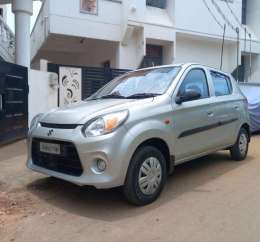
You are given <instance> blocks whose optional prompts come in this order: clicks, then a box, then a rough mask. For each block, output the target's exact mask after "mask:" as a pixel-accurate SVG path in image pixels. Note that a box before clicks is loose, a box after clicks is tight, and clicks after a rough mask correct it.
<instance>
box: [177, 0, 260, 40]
mask: <svg viewBox="0 0 260 242" xmlns="http://www.w3.org/2000/svg"><path fill="white" fill-rule="evenodd" d="M256 1H257V0H256ZM206 2H207V4H208V6H209V8H210V10H211V11H212V13H213V14H214V15H215V16H216V18H217V19H218V21H219V22H220V24H222V25H224V23H225V20H224V19H223V17H222V16H221V15H220V13H219V12H218V11H217V10H216V8H215V6H214V5H213V4H212V2H211V1H208V0H206ZM215 2H216V4H217V5H218V6H219V7H220V8H221V10H222V12H223V14H225V15H226V17H227V18H228V20H229V21H230V23H232V24H233V25H234V26H239V24H238V23H237V22H236V19H235V18H234V17H233V16H232V14H231V12H230V10H229V8H228V6H227V4H226V3H225V1H222V0H215ZM229 5H230V7H231V8H232V10H233V12H234V13H235V15H236V16H237V17H238V18H240V20H241V13H242V12H241V9H242V0H234V1H233V2H232V3H229ZM175 25H176V28H177V29H178V31H184V32H186V31H188V32H193V33H194V34H202V35H207V36H209V35H211V36H214V37H218V38H221V36H222V34H223V30H222V29H221V27H220V26H219V25H218V24H217V23H216V21H215V20H214V18H213V17H212V15H211V14H210V12H209V11H208V9H207V7H206V6H205V4H204V2H203V0H192V1H190V0H175ZM241 31H242V30H241ZM226 36H227V37H229V38H236V33H235V31H234V30H232V29H231V28H230V27H229V26H228V27H227V30H226Z"/></svg>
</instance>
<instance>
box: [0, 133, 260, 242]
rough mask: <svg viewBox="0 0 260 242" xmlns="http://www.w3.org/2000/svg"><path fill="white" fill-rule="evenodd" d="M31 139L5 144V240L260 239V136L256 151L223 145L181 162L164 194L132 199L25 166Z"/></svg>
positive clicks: (1, 215)
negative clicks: (136, 202)
mask: <svg viewBox="0 0 260 242" xmlns="http://www.w3.org/2000/svg"><path fill="white" fill-rule="evenodd" d="M25 160H26V149H25V142H24V141H21V142H18V143H15V144H12V145H9V146H6V147H4V148H2V149H0V241H3V242H5V241H24V242H35V241H37V242H41V241H48V242H50V241H68V242H71V241H73V242H74V241H77V242H78V241H84V242H85V241H87V242H92V241H95V242H98V241H113V242H117V241H118V242H122V241H124V242H127V241H129V242H130V241H131V242H132V241H171V242H173V241H177V242H182V241H185V242H192V241H196V242H204V241H206V242H207V241H209V242H214V241H217V242H219V241H227V242H233V241H234V242H240V241H241V242H247V241H248V242H258V241H260V229H259V228H260V136H254V137H253V139H252V143H251V147H250V152H249V157H248V159H247V160H246V161H244V162H233V161H231V160H230V158H229V155H228V152H220V153H217V154H214V155H211V156H208V157H206V158H203V159H199V160H196V161H192V162H190V163H187V164H185V165H182V166H179V167H178V168H177V169H176V172H175V174H174V175H173V176H171V177H170V178H169V179H168V183H167V186H166V188H165V190H164V192H163V193H162V196H161V197H160V199H159V200H158V201H157V202H155V203H154V204H151V205H149V206H146V207H139V208H137V207H133V206H131V205H128V204H127V203H126V202H125V201H124V199H123V197H122V195H121V193H120V191H119V189H114V190H107V191H97V190H95V189H91V188H87V187H77V186H75V185H72V184H69V183H66V182H63V181H59V180H57V179H54V178H49V177H46V176H42V175H39V174H36V173H33V172H31V171H29V170H27V169H26V168H25Z"/></svg>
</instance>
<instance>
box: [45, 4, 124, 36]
mask: <svg viewBox="0 0 260 242" xmlns="http://www.w3.org/2000/svg"><path fill="white" fill-rule="evenodd" d="M48 1H49V5H50V16H49V17H50V32H51V33H55V34H63V35H69V36H80V37H88V38H93V39H106V40H111V41H118V40H119V39H120V37H121V14H120V13H121V10H122V9H121V3H119V2H116V1H108V0H101V1H99V6H98V15H91V14H86V13H82V12H80V1H66V4H63V1H60V0H48Z"/></svg>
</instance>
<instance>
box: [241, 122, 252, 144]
mask: <svg viewBox="0 0 260 242" xmlns="http://www.w3.org/2000/svg"><path fill="white" fill-rule="evenodd" d="M241 128H244V129H245V130H246V131H247V133H248V137H249V142H250V140H251V131H250V125H249V124H248V123H244V124H243V125H242V126H241ZM241 128H240V129H241Z"/></svg>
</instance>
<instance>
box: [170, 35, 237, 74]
mask: <svg viewBox="0 0 260 242" xmlns="http://www.w3.org/2000/svg"><path fill="white" fill-rule="evenodd" d="M220 57H221V41H218V40H215V39H209V38H205V37H204V38H198V37H197V38H194V36H188V35H183V34H182V35H178V34H177V38H176V58H175V60H174V62H175V63H183V62H195V63H200V64H204V65H208V66H211V67H214V68H219V67H220ZM236 66H237V59H236V45H234V44H230V43H229V44H226V45H225V51H224V55H223V70H224V71H227V72H232V71H233V70H234V69H235V68H236Z"/></svg>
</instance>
